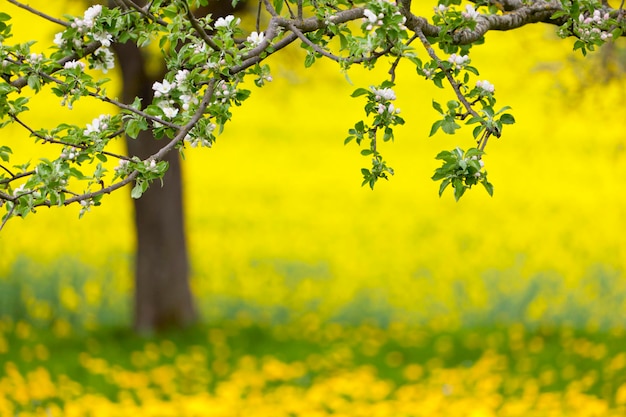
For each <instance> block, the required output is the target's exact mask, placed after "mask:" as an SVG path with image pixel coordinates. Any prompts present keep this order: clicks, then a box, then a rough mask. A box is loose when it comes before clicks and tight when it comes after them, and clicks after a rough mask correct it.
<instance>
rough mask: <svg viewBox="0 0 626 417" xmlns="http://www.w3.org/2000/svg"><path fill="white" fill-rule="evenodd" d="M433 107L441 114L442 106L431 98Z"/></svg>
mask: <svg viewBox="0 0 626 417" xmlns="http://www.w3.org/2000/svg"><path fill="white" fill-rule="evenodd" d="M433 109H435V110H437V111H438V112H439V113H441V114H443V108H441V104H439V103H437V102H436V101H435V100H433Z"/></svg>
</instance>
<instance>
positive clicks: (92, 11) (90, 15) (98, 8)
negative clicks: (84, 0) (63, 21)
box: [83, 4, 102, 21]
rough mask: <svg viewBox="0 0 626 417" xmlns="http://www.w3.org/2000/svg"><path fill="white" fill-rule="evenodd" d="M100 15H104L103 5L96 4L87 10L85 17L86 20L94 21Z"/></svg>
mask: <svg viewBox="0 0 626 417" xmlns="http://www.w3.org/2000/svg"><path fill="white" fill-rule="evenodd" d="M100 13H102V5H100V4H96V5H93V6H91V7H90V8H88V9H87V10H85V14H84V15H83V17H84V18H85V20H89V21H93V20H94V19H95V18H96V17H98V16H99V15H100Z"/></svg>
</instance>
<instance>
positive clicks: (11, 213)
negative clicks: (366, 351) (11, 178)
mask: <svg viewBox="0 0 626 417" xmlns="http://www.w3.org/2000/svg"><path fill="white" fill-rule="evenodd" d="M15 207H16V205H15V203H13V205H12V206H11V209H9V212H8V213H7V214H5V215H4V219H2V224H0V231H2V229H3V228H4V225H5V224H7V222H8V221H9V219H10V218H11V217H13V212H14V211H15Z"/></svg>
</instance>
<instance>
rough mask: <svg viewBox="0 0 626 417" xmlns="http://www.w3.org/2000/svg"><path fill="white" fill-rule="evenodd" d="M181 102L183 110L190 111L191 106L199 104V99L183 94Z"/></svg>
mask: <svg viewBox="0 0 626 417" xmlns="http://www.w3.org/2000/svg"><path fill="white" fill-rule="evenodd" d="M180 101H182V103H183V106H182V107H183V110H185V111H186V110H189V106H190V105H191V104H198V98H197V97H196V96H194V95H189V94H183V95H181V96H180Z"/></svg>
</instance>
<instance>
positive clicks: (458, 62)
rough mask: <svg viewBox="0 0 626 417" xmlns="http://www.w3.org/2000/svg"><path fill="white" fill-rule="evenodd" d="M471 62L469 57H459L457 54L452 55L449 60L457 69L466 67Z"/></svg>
mask: <svg viewBox="0 0 626 417" xmlns="http://www.w3.org/2000/svg"><path fill="white" fill-rule="evenodd" d="M469 60H470V59H469V57H468V56H467V55H457V54H452V55H450V57H449V58H448V62H450V63H451V64H454V65H455V66H457V67H462V66H464V65H465V64H467V63H468V62H469Z"/></svg>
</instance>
